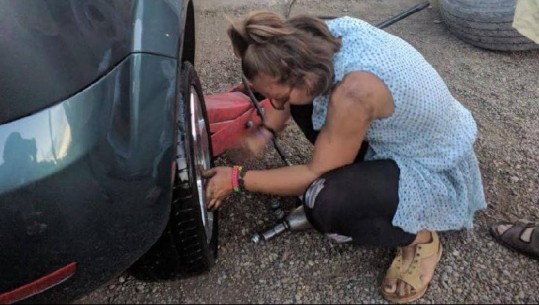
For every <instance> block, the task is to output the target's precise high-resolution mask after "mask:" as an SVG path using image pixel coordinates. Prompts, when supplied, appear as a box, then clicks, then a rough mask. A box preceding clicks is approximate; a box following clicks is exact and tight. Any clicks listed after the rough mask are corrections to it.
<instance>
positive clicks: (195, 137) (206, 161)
mask: <svg viewBox="0 0 539 305" xmlns="http://www.w3.org/2000/svg"><path fill="white" fill-rule="evenodd" d="M190 91H191V95H190V97H189V103H190V109H191V117H190V124H191V143H192V145H193V161H194V162H193V163H194V165H195V168H194V171H193V172H194V174H195V181H196V188H197V192H196V193H197V196H198V198H197V199H198V203H199V205H200V217H201V218H202V223H203V225H204V230H205V231H206V239H207V242H208V243H210V241H211V239H212V235H213V219H214V213H213V212H208V210H207V209H206V192H205V191H204V179H203V178H202V171H203V170H206V169H209V168H210V167H211V155H210V142H209V141H210V139H209V137H208V130H207V128H206V120H205V118H204V115H203V112H202V105H201V103H200V99H199V97H198V95H197V94H196V89H195V88H194V87H193V86H191V90H190Z"/></svg>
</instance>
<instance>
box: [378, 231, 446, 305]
mask: <svg viewBox="0 0 539 305" xmlns="http://www.w3.org/2000/svg"><path fill="white" fill-rule="evenodd" d="M433 255H436V256H437V258H436V263H438V262H439V261H440V258H441V257H442V244H441V243H440V238H439V237H438V234H437V233H436V232H432V241H431V242H430V243H428V244H418V245H417V246H416V257H415V258H414V260H413V261H412V263H411V264H410V266H409V267H408V269H407V270H402V250H401V249H400V248H399V249H397V256H396V257H395V259H394V260H393V263H392V264H391V267H389V269H388V270H387V273H386V277H385V279H386V280H387V279H397V280H401V281H403V282H405V283H407V284H408V285H410V286H412V288H413V292H412V293H411V294H409V295H406V296H402V297H401V296H398V295H397V292H396V291H395V292H394V293H388V292H386V291H385V290H384V289H383V285H382V287H380V290H381V293H382V295H383V296H384V298H385V299H386V300H388V301H390V302H394V303H397V304H403V303H409V302H413V301H415V300H417V299H419V298H421V297H422V296H423V295H424V294H425V292H427V288H428V286H429V283H427V284H423V283H422V282H421V272H420V269H419V264H420V262H421V260H423V259H425V258H428V257H431V256H433ZM384 282H385V280H384Z"/></svg>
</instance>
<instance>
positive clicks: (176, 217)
mask: <svg viewBox="0 0 539 305" xmlns="http://www.w3.org/2000/svg"><path fill="white" fill-rule="evenodd" d="M182 66H183V69H182V71H181V78H182V79H183V81H181V82H180V86H179V88H178V92H180V94H178V98H179V99H180V100H179V101H178V105H179V109H178V111H179V113H178V118H179V122H178V145H177V158H176V159H177V164H178V172H177V175H176V182H175V185H174V191H173V198H174V199H173V203H172V210H171V220H170V225H169V233H170V234H171V236H172V241H173V242H174V246H175V247H176V249H177V251H178V256H179V263H180V265H181V268H182V269H183V271H187V272H203V271H207V270H209V269H210V268H211V267H212V266H213V265H214V263H215V259H216V258H217V245H218V231H219V230H218V220H219V214H218V211H215V212H206V209H205V195H204V194H203V193H204V192H203V189H200V185H201V184H200V180H201V179H200V171H201V170H202V169H206V168H209V167H213V165H214V164H213V159H212V156H213V151H212V147H211V140H210V134H209V122H208V116H207V112H206V107H205V102H204V95H203V93H202V86H201V85H200V80H199V78H198V76H197V74H196V72H195V69H194V67H193V66H192V65H191V64H190V63H189V62H184V63H183V65H182ZM192 89H194V90H195V91H196V92H192ZM192 95H193V96H194V97H195V98H198V101H199V103H198V107H199V109H198V111H200V114H199V118H200V119H202V120H203V124H204V128H203V132H204V133H205V134H203V135H201V139H193V137H192V134H193V124H191V122H190V118H191V115H194V114H193V111H195V109H192V108H191V106H192V105H191V102H190V100H191V96H192ZM200 123H201V122H200V121H199V124H200ZM204 137H205V138H204ZM201 142H204V143H201ZM201 145H202V146H203V147H201ZM197 146H198V148H197ZM197 149H198V150H199V151H203V152H204V153H205V155H206V160H205V161H206V162H205V163H206V166H203V167H205V168H201V164H197V162H199V161H200V160H198V161H197V157H196V153H197V152H196V150H197ZM197 179H199V182H198V183H199V185H198V186H197ZM204 216H207V217H206V218H204ZM208 217H211V219H208ZM204 221H206V225H205V224H204ZM208 225H211V227H209V226H208Z"/></svg>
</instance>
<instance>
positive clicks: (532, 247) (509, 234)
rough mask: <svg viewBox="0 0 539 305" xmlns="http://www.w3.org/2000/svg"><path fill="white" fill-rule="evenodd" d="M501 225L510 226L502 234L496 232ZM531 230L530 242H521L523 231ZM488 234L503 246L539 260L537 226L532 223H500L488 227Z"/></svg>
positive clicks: (538, 227)
mask: <svg viewBox="0 0 539 305" xmlns="http://www.w3.org/2000/svg"><path fill="white" fill-rule="evenodd" d="M501 225H507V226H511V227H510V228H509V229H507V230H505V232H503V234H500V233H499V232H498V227H499V226H501ZM529 228H533V231H532V234H531V236H530V241H529V242H527V241H525V240H522V234H523V233H524V230H526V229H529ZM490 234H491V235H492V236H493V237H494V239H495V240H496V241H497V242H498V243H500V244H502V245H503V246H505V247H507V248H509V249H512V250H515V251H517V252H519V253H521V254H524V255H526V256H528V257H530V258H534V259H536V260H539V225H538V224H536V223H533V222H527V221H523V220H518V221H516V222H514V223H510V222H506V221H502V222H499V223H497V224H495V225H493V226H492V227H490Z"/></svg>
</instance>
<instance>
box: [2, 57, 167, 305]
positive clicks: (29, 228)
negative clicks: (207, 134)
mask: <svg viewBox="0 0 539 305" xmlns="http://www.w3.org/2000/svg"><path fill="white" fill-rule="evenodd" d="M176 71H177V61H176V60H175V59H172V58H169V57H164V56H158V55H153V54H140V53H139V54H131V55H129V56H128V57H127V58H126V59H124V60H123V61H122V62H121V63H120V64H118V66H117V67H116V68H114V69H113V70H112V71H110V72H109V73H108V74H107V75H106V76H105V77H103V78H102V79H100V80H99V81H97V82H95V83H94V84H92V85H91V86H90V87H88V88H86V89H85V90H84V91H82V92H80V93H78V94H77V95H75V96H73V97H71V98H69V99H67V100H66V101H64V102H62V103H60V104H58V105H55V106H53V107H51V108H47V109H44V110H42V111H40V112H37V113H35V114H33V115H30V116H27V117H24V118H22V119H19V120H16V121H13V122H11V123H7V124H3V125H0V151H1V152H2V156H1V158H0V245H2V248H3V249H2V251H1V252H0V292H6V291H9V290H11V289H15V288H16V287H18V286H20V285H23V284H26V283H29V282H31V281H33V280H35V279H37V278H39V277H40V276H42V275H45V274H48V273H50V272H52V271H54V270H56V269H57V268H60V267H63V266H65V265H67V264H68V263H71V262H76V263H77V266H78V267H77V272H76V273H75V275H74V276H73V277H72V278H70V279H68V280H67V281H66V283H69V285H64V284H63V285H59V286H57V287H55V288H54V289H51V290H50V291H48V292H47V293H48V294H47V295H46V296H42V297H46V299H47V300H48V301H50V300H54V299H55V296H54V295H55V294H56V295H58V297H59V299H58V300H63V299H64V298H66V297H67V298H69V296H75V295H79V294H80V293H81V292H85V291H89V290H91V289H93V288H95V287H96V285H99V284H102V283H103V282H104V281H106V280H108V279H110V278H111V277H112V276H113V275H114V274H117V273H119V272H120V271H123V270H125V269H126V268H127V267H128V266H129V265H131V264H132V263H133V262H134V261H136V260H137V259H138V258H139V257H140V256H141V255H142V254H143V253H144V252H146V251H147V250H148V249H149V248H150V247H151V246H152V245H153V243H154V242H155V241H156V240H157V239H158V238H159V236H160V235H161V234H162V232H163V230H164V228H165V226H166V224H167V221H168V219H169V212H170V201H171V172H172V170H171V164H172V162H173V160H174V158H175V151H174V150H173V148H175V138H174V137H175V131H174V130H175V113H176V110H175V109H176ZM74 287H75V288H74ZM60 297H61V298H60Z"/></svg>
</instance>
